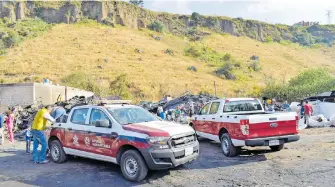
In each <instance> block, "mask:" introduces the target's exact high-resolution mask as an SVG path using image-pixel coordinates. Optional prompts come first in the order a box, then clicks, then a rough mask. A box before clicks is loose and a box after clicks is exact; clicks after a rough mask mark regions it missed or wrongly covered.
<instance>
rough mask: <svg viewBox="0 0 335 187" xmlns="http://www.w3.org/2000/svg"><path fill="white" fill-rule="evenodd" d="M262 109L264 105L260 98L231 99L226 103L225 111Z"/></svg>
mask: <svg viewBox="0 0 335 187" xmlns="http://www.w3.org/2000/svg"><path fill="white" fill-rule="evenodd" d="M257 110H262V105H261V103H260V102H259V101H258V100H243V101H229V102H227V103H225V105H224V107H223V112H224V113H228V112H250V111H257Z"/></svg>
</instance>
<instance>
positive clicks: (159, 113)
mask: <svg viewBox="0 0 335 187" xmlns="http://www.w3.org/2000/svg"><path fill="white" fill-rule="evenodd" d="M157 111H158V116H159V117H160V118H162V119H163V120H164V119H165V115H164V110H163V107H162V106H159V107H158V109H157Z"/></svg>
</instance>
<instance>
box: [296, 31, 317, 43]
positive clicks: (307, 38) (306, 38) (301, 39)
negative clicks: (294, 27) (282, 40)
mask: <svg viewBox="0 0 335 187" xmlns="http://www.w3.org/2000/svg"><path fill="white" fill-rule="evenodd" d="M293 42H296V43H299V44H301V45H305V46H311V45H313V44H314V43H315V40H314V38H313V36H312V35H311V34H310V33H308V32H306V31H304V32H296V33H294V36H293Z"/></svg>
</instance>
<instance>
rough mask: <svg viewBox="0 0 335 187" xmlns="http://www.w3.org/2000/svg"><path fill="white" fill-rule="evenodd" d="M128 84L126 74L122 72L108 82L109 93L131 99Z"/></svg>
mask: <svg viewBox="0 0 335 187" xmlns="http://www.w3.org/2000/svg"><path fill="white" fill-rule="evenodd" d="M129 87H130V84H129V82H128V78H127V75H126V74H122V75H120V76H118V77H116V78H115V80H113V81H111V82H110V83H109V90H110V94H112V95H114V96H120V97H121V98H122V99H131V92H130V90H129Z"/></svg>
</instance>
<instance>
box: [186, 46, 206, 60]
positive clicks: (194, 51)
mask: <svg viewBox="0 0 335 187" xmlns="http://www.w3.org/2000/svg"><path fill="white" fill-rule="evenodd" d="M202 54H203V52H202V51H201V48H199V47H196V46H190V47H189V48H186V49H185V55H186V56H191V57H194V58H199V57H200V56H201V55H202Z"/></svg>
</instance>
